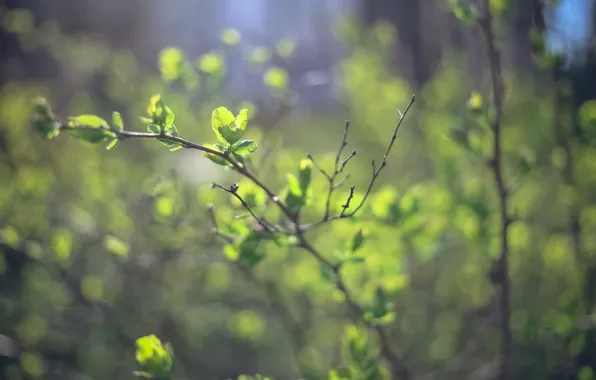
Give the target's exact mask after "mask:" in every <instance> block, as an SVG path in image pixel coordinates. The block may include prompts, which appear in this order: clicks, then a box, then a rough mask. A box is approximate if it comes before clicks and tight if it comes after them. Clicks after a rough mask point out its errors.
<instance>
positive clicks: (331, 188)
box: [306, 120, 356, 222]
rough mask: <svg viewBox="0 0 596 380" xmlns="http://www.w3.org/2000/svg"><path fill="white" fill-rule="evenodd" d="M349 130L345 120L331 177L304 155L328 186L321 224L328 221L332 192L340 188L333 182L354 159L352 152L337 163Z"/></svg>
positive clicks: (308, 155)
mask: <svg viewBox="0 0 596 380" xmlns="http://www.w3.org/2000/svg"><path fill="white" fill-rule="evenodd" d="M349 129H350V121H349V120H346V123H345V124H344V134H343V137H342V140H341V145H340V146H339V149H338V150H337V154H336V155H335V163H334V165H333V174H331V175H329V174H327V172H326V171H325V170H324V169H323V168H321V166H319V164H317V162H316V161H315V159H314V158H313V157H312V155H310V154H307V155H306V157H307V158H308V159H309V160H311V161H312V163H313V165H314V166H315V167H316V168H317V169H319V171H320V172H321V173H322V174H323V176H325V178H327V182H329V186H328V189H327V199H326V201H325V214H324V215H323V219H322V220H321V222H326V221H327V220H329V213H330V211H331V198H332V196H333V191H334V190H335V189H337V188H338V187H339V186H340V185H337V184H336V182H335V180H336V179H337V176H338V175H339V174H340V173H341V172H343V170H344V168H345V167H346V164H347V163H348V161H350V160H351V159H352V157H354V156H355V155H356V151H355V150H353V151H352V153H350V155H349V156H348V157H347V158H346V159H345V160H343V161H342V162H341V164H340V162H339V160H340V157H341V154H342V152H343V150H344V148H345V147H346V146H347V145H348V130H349Z"/></svg>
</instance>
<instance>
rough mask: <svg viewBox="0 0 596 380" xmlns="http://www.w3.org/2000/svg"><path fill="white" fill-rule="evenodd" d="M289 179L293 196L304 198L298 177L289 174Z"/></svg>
mask: <svg viewBox="0 0 596 380" xmlns="http://www.w3.org/2000/svg"><path fill="white" fill-rule="evenodd" d="M287 177H288V185H289V187H290V191H291V192H292V194H294V195H296V196H298V197H302V195H303V192H302V187H301V186H300V182H299V181H298V179H297V178H296V176H294V175H293V174H290V173H288V174H287Z"/></svg>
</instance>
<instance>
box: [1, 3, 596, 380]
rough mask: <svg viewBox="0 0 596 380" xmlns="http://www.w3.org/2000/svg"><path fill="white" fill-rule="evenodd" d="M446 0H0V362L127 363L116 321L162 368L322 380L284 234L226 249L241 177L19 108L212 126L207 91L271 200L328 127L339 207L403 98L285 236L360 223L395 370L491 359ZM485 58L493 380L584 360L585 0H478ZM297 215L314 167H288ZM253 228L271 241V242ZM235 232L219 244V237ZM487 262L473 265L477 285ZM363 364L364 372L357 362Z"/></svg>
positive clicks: (469, 126)
mask: <svg viewBox="0 0 596 380" xmlns="http://www.w3.org/2000/svg"><path fill="white" fill-rule="evenodd" d="M473 3H474V1H467V0H455V1H448V0H419V1H416V0H300V1H291V0H242V1H240V0H238V1H232V0H218V1H208V0H178V1H164V0H129V1H116V0H103V1H91V0H49V1H48V0H45V1H41V0H29V1H24V0H0V379H7V380H19V379H30V378H43V379H107V378H121V379H125V378H132V377H133V375H132V371H133V370H135V369H136V364H135V358H134V350H135V346H134V345H135V340H136V339H137V338H138V337H140V336H143V335H147V334H156V335H157V336H159V337H160V338H161V339H163V340H165V341H169V342H171V343H172V345H173V347H174V350H175V353H176V364H175V376H174V377H173V378H174V379H228V378H236V377H237V376H239V375H240V374H254V373H262V374H266V375H268V376H271V377H272V378H274V379H288V380H289V379H298V378H304V379H326V378H330V379H331V377H329V375H328V371H329V369H331V368H338V367H339V366H342V365H347V364H346V360H347V359H346V354H345V349H343V348H342V347H343V346H342V342H343V336H344V332H345V329H346V326H347V325H348V324H349V323H350V320H349V318H348V312H347V310H346V307H345V305H344V303H343V299H342V295H341V294H340V292H339V291H338V290H337V289H336V288H335V287H334V286H333V284H332V283H330V282H329V281H328V280H326V278H325V275H324V273H321V271H320V268H319V267H318V264H317V262H316V260H314V259H313V258H312V257H311V256H309V255H308V254H306V253H305V251H302V250H300V249H299V248H297V247H294V246H292V245H291V243H288V242H286V243H280V244H275V243H274V242H267V243H266V244H262V245H260V246H259V255H261V256H263V259H262V261H260V262H259V263H258V265H252V266H251V265H245V264H244V263H242V262H239V261H238V253H237V252H236V251H235V249H236V248H237V247H236V246H235V243H233V242H232V243H230V242H229V241H225V240H223V241H222V239H218V237H217V236H215V235H214V234H213V231H212V229H213V225H214V220H213V218H212V217H211V216H210V215H211V214H210V211H209V210H210V208H209V205H213V210H214V214H215V216H216V219H217V224H218V228H219V229H221V230H222V231H224V232H225V233H226V234H228V235H229V236H231V237H232V238H237V237H242V236H243V235H246V233H247V231H249V229H250V228H252V226H253V224H254V223H252V224H251V219H250V218H248V219H247V218H246V217H245V216H246V215H244V214H246V211H245V210H244V209H243V208H242V207H241V206H240V205H239V203H238V202H236V201H235V200H234V199H232V197H231V196H230V195H229V194H226V193H224V192H222V191H218V190H213V189H212V188H211V183H212V182H217V183H219V184H221V185H222V186H229V185H231V184H232V183H234V182H238V181H240V191H241V193H242V194H243V195H244V196H245V197H250V200H251V204H252V205H253V208H254V209H255V210H256V211H257V212H258V213H259V214H263V215H267V216H268V217H269V218H271V219H275V218H277V217H279V215H278V213H276V211H275V210H274V209H272V208H270V207H269V208H268V207H267V203H266V201H265V198H266V196H265V194H264V193H262V192H260V191H259V190H258V189H256V188H255V187H254V186H252V185H251V184H250V183H248V182H245V181H244V180H242V179H241V178H240V177H238V176H237V175H236V174H234V173H232V172H230V171H226V170H224V169H223V168H222V167H219V166H217V165H215V164H213V163H212V162H210V161H209V160H207V159H206V158H205V157H203V156H202V155H201V154H200V153H199V152H196V151H186V150H181V151H178V152H175V153H170V152H168V151H167V150H166V149H165V147H163V146H162V145H160V144H159V143H158V142H156V141H138V140H133V139H130V140H127V141H123V142H121V143H119V144H118V146H117V147H115V148H114V149H111V150H109V151H106V149H105V147H104V146H97V145H93V146H90V145H89V144H85V143H84V142H82V141H77V140H73V139H70V138H67V136H59V137H58V138H56V139H52V140H50V141H47V139H45V138H44V137H42V136H39V135H38V134H36V132H35V131H34V129H33V128H32V126H31V124H30V115H31V111H32V104H33V103H32V102H33V99H34V98H35V97H36V96H45V97H46V98H48V99H49V100H50V102H51V104H52V105H53V108H54V112H55V113H56V115H57V116H58V117H59V118H60V119H62V120H66V118H67V117H68V116H73V115H79V114H88V113H92V114H96V115H99V116H101V117H104V118H106V120H107V119H109V118H110V115H111V113H112V111H118V112H120V113H121V114H122V115H123V117H124V124H125V128H126V129H129V130H139V131H142V130H143V128H144V126H143V125H142V124H141V123H139V122H138V116H144V115H145V114H146V107H147V104H148V101H149V98H150V97H151V96H152V95H154V94H157V93H159V94H162V96H163V97H164V99H165V101H166V103H167V104H168V106H169V107H171V108H172V109H173V110H174V112H175V113H176V125H177V128H178V130H179V132H180V134H181V136H183V137H185V138H187V139H189V140H191V141H195V142H197V143H201V144H203V143H214V142H216V139H215V136H214V135H213V132H212V130H211V127H210V125H209V121H210V117H211V112H212V110H213V109H214V108H216V107H219V106H225V107H228V108H229V109H230V110H231V111H232V112H233V113H234V114H236V113H237V112H238V111H239V110H240V109H242V108H246V109H248V110H249V117H250V121H249V127H248V130H247V134H248V135H249V136H250V137H251V138H253V139H254V140H256V141H257V142H258V144H259V150H258V151H257V153H256V154H255V157H254V159H253V161H252V162H251V166H252V167H253V168H254V170H255V172H256V173H257V174H258V175H259V176H260V178H263V181H264V182H266V183H267V184H268V185H269V186H270V187H271V188H272V189H276V190H275V191H279V192H280V193H281V192H282V190H283V189H284V187H285V186H287V185H286V182H285V181H286V173H295V172H296V171H297V170H298V165H299V162H300V160H301V159H303V158H305V157H306V155H307V154H308V153H310V154H312V155H313V156H314V157H315V158H316V160H317V163H318V164H319V165H321V166H322V167H324V168H327V169H329V168H332V167H333V161H334V158H335V152H336V151H337V148H338V147H339V146H340V144H341V139H342V132H343V125H344V121H345V120H346V119H349V120H350V122H351V127H350V133H349V136H348V148H347V149H348V150H346V151H348V152H349V151H351V150H352V149H355V150H356V151H357V152H358V153H357V155H356V157H354V159H352V160H351V161H350V163H349V164H348V166H347V169H346V170H347V172H349V174H350V176H349V178H347V179H346V181H345V182H346V183H345V185H344V187H342V188H340V189H338V190H337V191H336V194H335V197H334V198H333V200H332V202H331V209H332V210H333V212H334V213H335V212H339V210H341V205H342V204H343V203H344V202H345V199H346V198H347V195H348V194H349V186H352V185H354V186H356V194H355V200H358V199H362V196H363V193H364V190H365V189H366V185H367V184H368V183H369V181H370V175H371V174H370V162H371V160H373V159H376V160H377V162H380V160H381V159H382V157H381V156H380V152H383V151H384V150H385V149H386V146H387V144H388V143H389V141H390V138H391V134H392V132H393V128H394V126H395V123H396V122H397V120H398V118H399V111H398V110H401V111H402V112H403V111H404V109H405V107H406V106H407V105H408V102H409V101H410V98H411V96H412V95H413V94H416V99H417V101H416V104H415V106H414V107H413V108H412V110H411V112H410V113H408V115H407V118H406V120H405V122H404V124H403V126H402V128H401V130H400V133H399V135H398V138H397V141H396V144H395V147H394V150H393V151H392V155H391V156H390V159H389V162H388V166H387V168H386V169H385V171H383V172H382V175H381V177H380V178H379V181H378V182H377V183H376V185H375V188H374V191H373V193H372V195H371V198H370V199H369V202H368V203H367V204H366V206H365V207H364V208H363V209H362V211H361V212H360V213H359V214H357V217H356V218H355V219H351V220H340V221H337V222H334V223H330V224H329V225H326V226H323V227H321V228H320V229H317V230H316V231H313V232H310V233H309V238H310V239H311V241H312V242H313V244H314V245H316V246H317V247H318V248H319V249H320V251H321V252H323V253H324V255H325V256H326V257H329V258H333V257H336V256H337V255H338V254H341V253H342V252H343V251H344V250H345V249H346V241H350V239H351V237H352V236H353V235H354V233H355V232H356V231H357V230H358V228H365V229H366V231H368V235H367V239H366V241H365V243H364V245H363V246H362V247H361V248H360V249H359V255H361V256H362V257H364V258H365V262H364V263H358V264H356V263H354V264H350V265H348V266H346V267H345V276H346V281H347V283H348V286H349V287H350V289H352V291H353V293H354V296H355V297H356V299H357V300H358V301H359V302H362V303H364V304H366V303H370V302H372V301H373V298H374V294H375V289H377V288H378V287H379V286H380V287H382V288H383V289H384V290H385V292H386V293H387V294H388V295H389V297H390V298H391V301H392V304H393V307H394V309H393V313H392V314H391V316H390V317H391V318H390V320H389V321H388V330H389V331H390V339H391V344H392V345H393V346H394V347H395V349H396V351H398V352H400V353H401V355H402V357H403V360H404V362H405V363H406V365H407V366H408V368H409V369H410V370H411V372H412V373H413V375H414V376H413V377H414V378H415V379H489V378H493V377H494V373H495V371H496V368H497V363H498V355H499V341H500V332H499V323H498V320H499V315H500V313H501V310H500V309H499V303H498V302H497V301H496V299H497V297H498V292H497V291H496V287H495V284H494V283H493V282H492V281H491V276H490V275H489V273H490V272H491V268H492V263H493V262H494V260H495V259H496V258H497V257H498V256H499V254H500V249H501V248H500V246H499V241H500V237H501V235H500V234H501V231H500V219H499V218H500V216H499V212H498V210H499V204H500V201H501V200H500V198H499V196H498V195H497V190H496V186H495V183H494V180H493V176H492V174H491V170H490V168H488V167H487V165H486V162H487V160H488V159H489V158H490V157H491V155H492V137H493V134H492V132H491V131H490V129H489V126H488V125H487V124H486V122H485V120H484V119H483V115H485V112H488V111H487V109H488V108H489V105H490V102H491V81H490V75H489V65H488V62H487V59H486V46H485V42H484V40H483V36H482V33H481V32H480V29H479V28H478V27H477V26H476V25H474V15H473V14H471V13H470V11H469V10H470V8H469V6H470V5H473ZM490 3H491V7H492V11H493V13H494V14H495V19H496V22H495V34H496V36H497V38H498V45H499V46H500V47H501V48H502V51H503V56H502V60H503V69H504V77H505V84H506V96H505V104H504V110H503V132H502V133H503V145H502V157H503V165H504V172H505V180H506V184H507V187H508V189H509V192H508V194H507V200H508V203H509V210H508V212H509V213H510V216H511V218H512V220H513V221H512V223H511V225H510V226H509V240H508V245H509V248H510V262H511V263H510V266H511V268H510V276H511V289H512V290H511V292H512V300H511V304H512V310H511V315H510V320H511V325H512V330H513V338H514V345H513V348H512V371H511V379H580V380H590V379H596V373H595V372H594V371H596V330H594V329H595V328H596V324H595V322H596V320H595V319H594V317H593V313H594V312H595V310H594V307H595V306H596V55H595V49H596V4H595V2H594V1H593V0H491V2H490ZM313 178H314V179H313V181H314V182H313V184H312V189H311V191H312V194H311V197H310V201H309V202H310V203H309V205H308V207H307V208H306V209H305V211H304V212H303V214H304V215H303V220H304V221H305V222H313V221H317V220H320V218H321V216H322V215H323V213H324V210H325V201H326V198H325V197H324V196H321V194H326V193H327V188H326V186H327V182H326V180H325V178H324V177H323V176H322V175H320V173H318V172H314V173H313ZM278 243H279V242H278ZM235 247H236V248H235ZM493 280H494V278H493ZM362 378H365V377H362Z"/></svg>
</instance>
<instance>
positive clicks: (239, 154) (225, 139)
mask: <svg viewBox="0 0 596 380" xmlns="http://www.w3.org/2000/svg"><path fill="white" fill-rule="evenodd" d="M247 124H248V110H247V109H242V110H241V111H240V112H239V113H238V115H236V116H234V115H233V114H232V112H230V110H228V109H227V108H226V107H218V108H216V109H215V110H213V112H212V114H211V128H212V129H213V132H215V135H216V136H217V138H218V140H219V141H220V142H221V143H222V144H223V145H220V144H205V145H204V146H205V147H206V148H210V149H212V150H214V151H216V152H218V153H221V154H222V155H223V154H228V155H229V156H230V157H231V158H233V159H235V160H236V161H237V162H239V163H240V164H242V165H244V156H246V155H249V154H251V153H253V152H254V151H256V150H257V143H256V142H254V141H253V140H241V138H242V136H243V135H244V132H245V131H246V126H247ZM204 155H205V157H207V158H208V159H209V160H211V161H212V162H214V163H216V164H218V165H221V166H228V167H229V166H231V164H230V162H228V160H227V159H225V158H224V157H222V156H220V155H216V154H213V153H207V152H205V153H204Z"/></svg>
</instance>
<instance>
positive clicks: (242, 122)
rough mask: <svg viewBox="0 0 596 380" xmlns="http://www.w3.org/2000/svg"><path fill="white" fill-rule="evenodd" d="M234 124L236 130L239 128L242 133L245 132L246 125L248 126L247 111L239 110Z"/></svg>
mask: <svg viewBox="0 0 596 380" xmlns="http://www.w3.org/2000/svg"><path fill="white" fill-rule="evenodd" d="M234 123H235V125H236V128H239V129H241V130H243V131H244V130H246V125H247V124H248V110H247V109H242V110H240V112H238V115H237V116H236V118H235V119H234Z"/></svg>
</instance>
